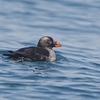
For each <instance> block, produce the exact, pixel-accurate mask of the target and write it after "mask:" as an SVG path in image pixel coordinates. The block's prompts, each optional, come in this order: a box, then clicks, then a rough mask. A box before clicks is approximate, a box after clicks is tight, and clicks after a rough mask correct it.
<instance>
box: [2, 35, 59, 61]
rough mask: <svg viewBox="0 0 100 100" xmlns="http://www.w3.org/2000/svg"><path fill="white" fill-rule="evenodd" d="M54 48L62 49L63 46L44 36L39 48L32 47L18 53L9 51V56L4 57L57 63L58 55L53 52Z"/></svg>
mask: <svg viewBox="0 0 100 100" xmlns="http://www.w3.org/2000/svg"><path fill="white" fill-rule="evenodd" d="M53 47H61V45H60V43H59V42H57V41H54V40H53V39H52V38H51V37H49V36H44V37H42V38H40V40H39V42H38V44H37V47H33V46H32V47H25V48H21V49H19V50H17V51H8V52H9V53H8V54H3V55H4V56H9V57H12V58H18V59H21V60H32V61H55V60H56V55H55V53H54V51H53V50H52V48H53Z"/></svg>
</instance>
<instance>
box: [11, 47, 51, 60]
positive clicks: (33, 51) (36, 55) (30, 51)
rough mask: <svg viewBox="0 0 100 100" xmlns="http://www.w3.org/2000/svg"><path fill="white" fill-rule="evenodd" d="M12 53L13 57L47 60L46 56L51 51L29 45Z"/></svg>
mask: <svg viewBox="0 0 100 100" xmlns="http://www.w3.org/2000/svg"><path fill="white" fill-rule="evenodd" d="M10 55H11V56H13V57H25V58H29V59H31V60H34V61H37V60H40V61H45V60H46V58H47V57H48V56H49V52H48V51H47V50H46V49H43V48H38V47H27V48H21V49H19V50H17V51H14V52H12V53H11V54H10Z"/></svg>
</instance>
